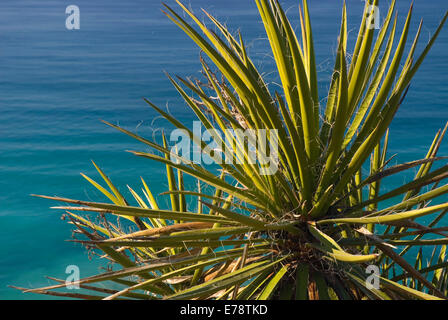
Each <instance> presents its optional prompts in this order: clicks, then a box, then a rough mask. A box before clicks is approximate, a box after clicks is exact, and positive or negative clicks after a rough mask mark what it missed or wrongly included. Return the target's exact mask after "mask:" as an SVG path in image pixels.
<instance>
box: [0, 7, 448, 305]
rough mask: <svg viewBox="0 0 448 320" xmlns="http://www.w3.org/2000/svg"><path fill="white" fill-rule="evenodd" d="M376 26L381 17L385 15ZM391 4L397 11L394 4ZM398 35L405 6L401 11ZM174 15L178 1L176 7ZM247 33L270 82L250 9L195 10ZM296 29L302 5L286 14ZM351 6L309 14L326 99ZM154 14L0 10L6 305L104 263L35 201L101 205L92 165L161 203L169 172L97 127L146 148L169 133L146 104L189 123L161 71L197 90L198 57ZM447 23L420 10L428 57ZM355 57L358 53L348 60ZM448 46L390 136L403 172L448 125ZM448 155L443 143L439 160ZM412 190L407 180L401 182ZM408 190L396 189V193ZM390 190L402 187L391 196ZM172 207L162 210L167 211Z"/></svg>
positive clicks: (433, 58)
mask: <svg viewBox="0 0 448 320" xmlns="http://www.w3.org/2000/svg"><path fill="white" fill-rule="evenodd" d="M382 2H384V3H383V4H382V5H381V8H380V9H382V10H381V13H383V14H385V10H386V8H385V6H384V4H385V3H386V2H385V1H382ZM387 2H388V1H387ZM398 2H399V4H398V10H399V17H400V20H399V21H400V23H403V19H404V18H405V15H406V12H407V7H408V6H409V4H410V1H398ZM168 3H169V4H171V5H173V6H174V7H175V4H174V1H168ZM189 3H191V6H192V8H193V9H195V11H198V12H199V9H200V8H201V7H204V8H206V9H208V10H209V11H210V12H211V13H213V14H214V15H215V16H217V17H218V18H220V19H221V20H223V21H225V22H226V23H227V25H228V26H229V27H230V28H231V29H232V30H237V28H238V27H240V29H241V31H242V32H243V35H244V38H245V42H246V43H247V44H249V54H250V55H251V56H252V57H253V59H254V60H255V61H256V62H257V65H258V66H260V68H261V69H262V70H263V71H265V72H269V71H270V70H271V68H272V58H271V52H269V51H268V48H267V46H266V44H267V40H266V37H265V35H264V30H263V26H262V24H261V22H260V20H259V18H258V14H257V10H256V6H255V4H254V3H253V2H252V1H251V0H238V1H236V0H225V1H224V0H219V1H206V0H190V1H189ZM282 3H283V4H284V7H286V8H290V10H289V11H288V12H289V14H290V16H291V17H293V18H294V20H296V19H295V18H296V17H297V10H296V9H297V7H296V6H297V3H298V1H296V0H283V1H282ZM341 3H342V1H334V0H324V1H323V0H310V10H311V15H312V19H313V20H312V23H313V28H314V29H313V31H314V36H315V41H316V44H315V46H316V51H317V54H318V56H317V60H318V63H319V76H320V77H321V80H322V82H321V83H320V84H321V94H322V95H323V96H324V94H325V90H324V89H325V88H327V85H328V77H329V74H330V72H331V68H332V66H333V58H334V56H335V50H336V45H337V35H338V31H339V19H340V11H341V10H340V7H341ZM70 4H75V5H78V6H79V8H80V11H81V28H80V30H74V31H68V30H66V28H65V18H66V15H65V8H66V6H68V5H70ZM347 4H348V10H349V30H350V31H351V32H350V36H351V38H353V37H354V36H356V32H357V31H356V29H357V27H358V25H359V22H360V18H361V12H362V6H363V3H362V2H361V1H359V0H348V1H347ZM161 8H162V6H161V4H160V2H159V1H152V0H145V1H143V0H141V1H138V0H128V1H105V0H96V1H87V0H73V1H59V0H40V1H31V0H2V1H1V2H0V92H1V94H0V203H1V205H0V226H1V228H0V299H24V298H39V297H40V296H35V295H24V294H22V293H20V292H19V291H16V290H13V289H9V288H7V287H6V286H7V285H8V284H15V285H19V286H25V287H26V286H28V287H35V286H39V285H46V284H47V283H49V282H48V281H47V280H46V279H45V278H44V276H45V275H52V276H57V277H61V278H64V277H65V273H64V272H65V268H66V266H67V265H70V264H76V265H78V266H80V269H81V276H88V275H92V274H93V273H94V272H97V271H98V268H99V267H100V266H104V264H105V262H101V261H98V259H95V258H94V260H93V261H89V259H88V257H87V255H86V252H85V250H84V249H83V248H81V246H79V245H74V244H72V243H69V242H66V241H64V240H66V239H69V238H70V234H71V231H70V230H71V228H70V226H68V225H67V224H66V223H65V222H63V221H61V220H60V219H59V216H60V213H59V212H56V211H54V210H51V209H49V207H50V206H51V205H54V203H52V202H51V201H46V200H42V199H36V198H33V197H30V196H29V195H30V194H32V193H37V194H46V195H60V196H66V197H71V198H77V199H98V193H97V192H95V191H94V190H93V188H92V187H90V185H89V184H88V182H87V181H85V180H84V179H83V178H82V177H81V176H80V175H79V173H80V172H83V173H86V174H89V175H91V176H93V177H95V178H98V176H97V175H96V174H95V171H94V168H93V166H92V165H91V164H90V160H91V159H93V160H95V161H96V162H97V163H98V164H99V165H100V166H101V167H102V168H103V169H104V171H106V173H107V174H108V175H109V176H110V177H111V178H112V180H113V181H114V182H115V183H116V184H117V185H118V186H119V187H120V190H122V191H123V192H124V193H125V194H128V193H127V191H126V190H127V188H126V185H127V184H128V185H130V186H132V187H135V188H137V189H139V186H140V183H139V177H140V176H143V177H144V178H145V179H146V180H147V181H148V183H149V184H150V187H152V189H153V190H154V192H155V193H159V192H162V191H164V190H165V189H166V182H165V180H164V179H163V177H164V168H163V167H162V166H161V165H159V164H157V163H152V162H150V161H149V160H144V159H140V158H136V157H135V156H133V155H131V154H129V153H126V152H124V150H128V149H138V150H142V149H144V147H143V146H142V145H140V144H138V143H137V142H135V141H134V140H132V139H131V138H129V137H127V136H124V135H123V134H120V133H119V132H117V131H115V130H114V129H112V128H109V127H107V126H105V125H103V124H102V123H100V122H99V119H105V120H108V121H110V122H113V123H119V124H121V125H123V126H125V127H126V128H129V129H133V130H135V131H137V132H139V133H140V134H143V135H146V136H148V137H151V135H152V134H153V133H154V132H155V133H157V131H155V129H156V128H161V127H165V126H167V124H166V122H164V121H162V120H160V119H155V117H156V116H157V115H156V113H155V112H154V111H152V110H151V109H150V108H149V107H148V106H147V105H146V104H145V103H144V102H143V101H142V99H141V98H142V97H148V98H150V99H151V100H152V101H153V102H155V103H156V104H158V105H160V106H165V105H166V104H168V106H169V110H170V112H171V113H173V114H175V115H176V116H178V117H179V118H180V119H183V120H184V121H185V123H186V124H187V125H189V124H190V123H191V121H192V119H193V118H192V116H191V113H190V112H188V110H187V109H186V107H185V106H184V104H183V103H182V102H181V99H180V98H179V97H178V95H177V94H176V92H175V90H174V89H173V88H172V87H171V85H170V83H169V81H168V80H167V78H166V77H165V75H164V74H163V70H166V71H167V72H170V73H173V74H174V73H177V74H180V75H182V76H188V75H194V76H199V73H198V71H199V69H200V64H199V62H198V55H199V52H198V49H197V48H196V47H195V46H194V44H193V43H192V42H191V41H190V40H189V39H188V38H187V37H186V36H185V35H184V34H183V33H182V32H181V31H179V30H178V28H177V27H176V26H175V25H174V24H173V23H171V22H170V21H169V20H168V19H167V18H166V17H165V16H164V15H163V13H162V12H161V11H160V9H161ZM446 9H448V6H447V4H446V1H445V0H433V1H424V0H416V1H415V12H414V20H413V27H412V32H413V33H415V30H416V28H417V25H418V20H419V18H420V17H421V18H423V19H424V28H423V32H422V43H424V42H426V41H427V39H428V38H429V35H430V33H431V32H433V31H434V30H435V28H436V26H437V23H438V22H439V20H440V19H441V18H442V15H443V12H444V11H445V10H446ZM352 47H353V43H352V42H351V43H350V48H352ZM447 52H448V32H447V30H446V28H445V30H444V31H443V32H442V34H441V35H440V37H439V39H438V41H437V43H436V45H435V46H434V48H433V50H432V52H431V53H430V55H429V56H428V58H427V60H426V62H425V63H424V65H423V66H422V68H421V70H420V71H419V72H418V74H417V76H416V77H415V80H414V81H413V83H412V86H411V89H410V91H409V94H408V96H407V98H406V101H405V103H404V104H403V106H402V107H401V109H400V111H399V112H398V115H397V118H396V119H395V120H394V122H393V124H392V128H391V141H390V154H393V153H398V156H397V157H396V158H395V160H394V161H395V163H396V162H401V161H408V160H412V159H417V158H421V157H423V156H424V154H425V153H426V146H427V145H428V144H429V143H430V142H431V141H432V138H433V136H434V134H435V132H436V130H437V129H439V128H441V127H443V126H444V124H445V122H446V121H447V120H448V103H447V101H448V90H447V89H448V59H447ZM440 153H441V154H443V155H448V148H447V144H446V143H445V144H444V145H443V146H442V148H441V151H440ZM407 178H409V177H407V176H403V177H401V178H399V179H398V180H400V179H401V180H405V179H407ZM395 182H401V181H395ZM391 183H393V182H391ZM161 200H162V201H161V202H162V203H163V199H161Z"/></svg>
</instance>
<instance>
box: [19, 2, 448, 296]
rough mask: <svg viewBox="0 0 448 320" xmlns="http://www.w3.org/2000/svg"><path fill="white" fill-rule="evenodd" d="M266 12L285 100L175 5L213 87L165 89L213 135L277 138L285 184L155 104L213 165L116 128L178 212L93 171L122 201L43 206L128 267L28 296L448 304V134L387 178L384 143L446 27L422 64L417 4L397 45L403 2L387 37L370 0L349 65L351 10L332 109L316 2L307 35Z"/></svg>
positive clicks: (238, 150)
mask: <svg viewBox="0 0 448 320" xmlns="http://www.w3.org/2000/svg"><path fill="white" fill-rule="evenodd" d="M255 2H256V4H257V7H258V10H259V13H260V16H261V20H262V21H263V24H264V27H265V29H266V34H267V37H268V39H269V43H270V49H271V50H272V54H273V57H274V60H275V64H276V67H277V70H276V71H277V72H278V78H279V79H280V82H281V91H280V92H273V90H272V88H270V87H269V86H268V85H267V83H266V81H265V79H264V77H263V75H262V73H261V72H260V71H259V70H257V68H256V67H255V64H254V63H253V62H252V60H251V59H250V58H249V56H248V55H247V50H246V47H245V45H244V42H243V39H242V36H241V34H238V35H237V36H235V35H233V34H232V32H230V31H229V30H228V29H227V28H226V27H225V26H224V25H223V24H221V23H220V22H218V21H217V20H216V19H215V18H214V17H213V16H211V15H210V14H209V13H207V12H205V14H206V16H207V17H208V18H209V19H210V21H211V25H212V28H209V27H208V26H206V25H205V24H204V23H203V22H202V21H201V20H200V19H199V18H198V17H197V16H196V15H194V14H193V13H192V12H191V11H190V10H189V9H188V8H187V7H185V6H184V5H183V4H182V3H180V2H178V5H179V6H180V8H181V9H182V11H183V13H184V14H185V15H180V14H178V13H176V12H175V11H174V10H173V9H171V8H170V7H169V6H166V5H165V8H166V9H165V11H164V12H165V14H166V15H167V17H168V18H169V19H171V20H172V21H173V22H174V23H175V24H177V25H178V26H179V27H180V28H181V29H182V30H183V31H184V32H185V33H186V34H187V35H188V36H189V37H190V38H191V39H192V40H193V41H194V42H195V43H196V44H197V45H198V46H199V48H200V49H201V51H202V52H203V55H204V57H203V58H201V63H202V66H203V70H202V72H203V76H204V78H203V79H201V80H196V81H193V80H191V79H182V78H180V77H177V78H173V77H169V79H170V80H171V82H172V84H173V85H174V87H175V88H176V89H177V91H178V92H179V93H180V95H181V97H182V98H183V99H184V100H185V102H186V103H187V105H188V106H189V107H190V108H191V110H192V111H193V112H194V113H195V115H196V116H197V118H198V119H199V120H200V122H201V125H202V126H203V128H205V129H209V130H212V129H213V130H216V131H217V132H228V129H232V130H234V132H235V131H238V130H240V131H239V132H243V131H244V132H246V131H247V130H249V131H250V130H252V131H250V132H259V130H267V131H269V130H276V131H275V132H276V133H277V134H276V135H269V136H268V137H267V141H268V143H266V144H264V145H263V148H264V149H263V151H264V153H263V154H269V152H274V151H275V150H274V147H273V146H277V145H278V152H277V153H276V156H277V159H278V162H276V163H275V166H276V170H273V171H272V170H271V171H269V170H268V169H269V168H268V164H267V163H266V162H265V161H261V160H263V159H258V160H257V161H255V162H254V161H250V160H251V159H250V157H251V154H250V152H251V148H252V149H253V148H254V147H255V148H256V147H260V144H259V143H258V142H259V141H256V139H255V140H254V139H246V138H247V137H244V136H241V135H238V134H237V135H231V136H229V135H228V134H227V135H226V136H225V138H224V137H223V136H222V135H221V136H220V135H216V137H215V138H216V139H217V140H216V141H217V142H218V145H220V146H224V147H230V146H229V144H232V148H233V151H234V152H233V154H232V155H231V156H230V159H231V160H233V161H229V162H228V161H225V162H223V161H220V160H222V158H221V159H220V157H221V156H222V154H220V152H219V149H217V148H214V147H213V146H211V145H209V144H207V143H205V142H204V141H203V139H201V136H198V135H197V134H196V133H195V132H194V131H192V130H190V129H189V127H188V126H187V125H185V124H182V123H181V122H180V121H179V120H178V119H176V118H175V117H174V116H172V115H170V114H169V113H168V112H165V111H164V110H162V109H161V108H159V107H157V106H156V105H154V104H153V103H152V102H150V101H149V100H145V101H146V102H147V103H148V104H149V105H150V106H151V107H152V108H153V109H154V110H156V111H157V112H158V113H160V114H161V115H162V116H163V117H164V118H165V119H167V120H168V121H169V122H171V123H172V124H173V125H174V126H175V127H177V128H178V129H182V130H183V132H186V133H187V135H188V137H189V138H190V139H191V140H192V141H193V142H194V143H195V145H196V147H198V148H199V150H200V152H201V153H204V154H206V155H207V156H208V157H210V158H211V159H212V160H215V162H216V164H215V165H206V164H204V163H197V162H194V161H193V162H192V161H188V159H186V157H184V155H181V154H180V152H179V153H178V154H177V153H176V152H173V151H172V149H171V148H170V146H169V143H168V141H167V139H166V137H165V135H162V137H161V139H162V143H160V144H159V143H156V142H153V141H150V140H147V139H145V138H143V137H140V136H138V135H136V134H134V133H132V132H130V131H127V130H126V129H124V128H121V127H118V126H116V125H113V124H110V123H107V122H106V123H107V124H108V125H110V126H112V127H114V128H116V129H118V130H120V131H121V132H124V133H126V134H128V135H129V136H131V137H134V138H135V139H137V140H139V141H141V142H142V143H144V144H146V145H147V146H149V147H151V148H152V149H153V150H155V151H156V152H154V153H147V152H136V151H132V152H133V153H134V154H135V155H137V156H140V157H144V158H148V159H151V160H155V161H158V162H161V163H163V164H165V165H166V177H167V180H168V185H169V190H168V191H167V192H166V193H165V195H166V196H169V199H170V204H171V208H169V209H163V208H161V207H160V206H159V204H158V201H157V199H156V198H155V197H154V196H153V195H152V193H151V191H150V189H149V188H148V185H147V183H146V182H145V181H144V180H143V179H142V183H143V189H142V191H141V193H140V194H139V192H137V191H135V190H133V189H131V188H129V191H130V193H131V194H132V196H133V198H134V199H133V201H134V202H135V203H136V204H135V205H131V204H130V202H128V201H127V200H126V199H125V196H124V195H123V194H122V193H120V191H119V190H118V188H117V187H115V186H114V185H113V184H112V182H111V180H109V178H108V177H107V176H106V175H105V174H104V173H103V172H102V171H101V169H100V168H99V167H98V166H96V164H95V167H96V168H97V170H98V172H99V174H100V175H101V177H102V179H103V180H104V182H105V184H106V185H107V187H106V186H103V185H101V184H100V183H98V182H96V181H94V180H92V179H91V178H89V177H87V176H84V177H85V178H86V179H87V180H88V181H89V182H90V183H91V184H92V185H93V186H94V187H96V188H97V189H98V190H99V191H101V192H102V193H103V194H104V195H105V196H106V197H107V198H109V199H110V201H111V202H112V203H97V202H88V201H81V200H72V199H66V198H60V197H46V196H45V197H44V196H43V198H48V199H53V200H57V201H61V202H64V203H68V204H69V206H63V207H56V208H58V209H63V210H65V211H66V212H67V213H66V215H65V216H66V218H67V219H68V220H69V222H70V223H72V224H73V225H74V226H75V227H76V230H77V233H79V234H82V235H83V236H84V237H85V238H83V239H79V240H75V241H78V242H81V243H83V244H85V245H86V246H87V247H89V248H92V247H93V248H96V249H99V250H100V251H102V254H103V257H104V258H106V259H108V260H110V261H113V262H115V263H117V264H119V265H120V266H121V268H120V269H118V270H112V271H107V272H105V273H102V274H98V275H94V276H91V277H88V278H83V279H81V280H80V281H79V282H78V283H77V284H79V285H80V287H81V288H83V289H85V290H87V291H86V292H85V293H79V292H78V293H74V292H73V291H68V292H61V291H54V290H53V289H58V288H63V287H64V286H65V283H64V281H62V280H58V279H54V280H55V281H56V282H59V283H57V284H55V285H53V286H49V287H44V288H38V289H24V288H20V289H22V290H24V291H27V292H34V293H42V294H50V295H61V296H67V297H75V298H85V299H218V300H219V299H242V300H244V299H262V300H263V299H446V298H447V294H448V286H447V285H448V281H447V280H448V268H447V267H448V262H447V261H446V259H445V252H446V245H447V244H448V234H447V233H446V232H447V231H448V227H439V226H438V223H439V222H440V221H443V217H444V216H445V214H446V213H447V212H448V203H446V202H443V201H438V202H436V204H434V203H433V204H430V202H434V201H437V200H436V198H439V197H440V196H443V195H445V194H446V193H447V192H448V185H446V184H444V185H443V184H442V181H443V180H444V179H445V178H447V177H448V165H446V164H445V165H442V166H434V162H435V161H438V160H442V159H443V157H438V156H437V152H438V150H439V147H440V145H441V142H442V138H443V136H444V135H445V131H446V129H447V128H446V127H445V129H444V130H443V131H440V130H439V132H437V134H436V136H435V138H434V141H433V142H432V144H431V145H430V147H429V148H428V150H427V153H426V156H425V157H424V158H423V159H421V160H417V161H413V162H408V163H404V164H400V165H393V166H390V165H389V160H390V159H389V158H388V154H387V145H388V128H389V126H390V123H391V121H392V119H393V117H394V115H395V113H396V112H397V110H398V108H399V106H400V104H401V103H402V102H403V99H404V97H405V95H406V92H407V90H408V88H409V85H410V83H411V80H412V78H413V77H414V75H415V73H416V72H417V70H418V68H419V67H420V65H421V64H422V62H423V60H424V58H425V56H426V55H427V53H428V51H429V50H430V48H431V47H432V45H433V44H434V41H435V39H436V38H437V36H438V35H439V33H440V31H441V29H442V26H443V24H444V23H445V21H446V19H447V17H448V15H447V14H445V16H444V18H443V20H442V21H441V23H440V25H439V27H438V28H437V30H436V31H435V32H434V34H433V36H432V38H431V39H430V41H429V42H428V44H427V45H426V47H425V48H424V50H423V52H422V53H421V54H420V55H419V56H418V57H417V56H416V55H415V51H416V47H417V43H418V39H419V36H420V31H421V27H422V24H421V23H420V26H419V28H418V31H417V34H416V35H415V38H414V40H413V42H412V45H411V47H410V50H409V52H408V53H407V55H406V53H405V46H406V44H407V42H408V37H409V30H410V26H411V14H412V6H411V8H410V9H409V13H408V15H407V18H406V21H405V23H404V26H403V28H402V31H401V34H398V33H399V31H398V30H397V28H398V26H397V15H394V12H395V1H392V3H391V5H390V8H389V10H388V13H387V16H386V17H385V20H384V23H383V25H382V27H381V29H380V30H379V31H378V32H376V31H375V29H374V28H370V27H369V19H370V18H369V16H370V15H372V14H373V11H372V10H374V6H378V2H379V1H378V0H373V1H372V0H371V1H366V6H365V12H364V18H363V20H362V22H361V25H360V29H359V32H358V37H357V39H356V44H355V47H354V50H353V52H352V55H351V59H350V60H349V59H348V54H347V15H346V7H345V4H344V6H343V10H342V23H341V29H340V35H339V41H338V43H339V45H338V49H337V54H336V61H335V64H334V71H333V74H332V77H331V82H330V88H329V92H328V95H327V98H326V99H325V100H323V101H325V103H323V102H322V101H320V100H319V93H318V81H317V72H316V59H315V52H314V47H313V34H312V29H311V20H310V15H309V10H308V5H307V1H306V0H304V1H303V5H302V6H301V7H300V8H299V11H300V15H299V17H300V27H301V28H300V30H301V33H299V34H296V33H295V31H294V27H293V26H292V25H291V24H290V21H289V20H288V18H287V16H286V14H285V12H284V10H283V9H282V7H281V6H280V4H279V3H278V1H277V0H255ZM185 16H188V17H189V18H191V19H192V21H193V23H192V24H189V23H188V22H187V21H186V20H185V19H184V18H185ZM193 25H195V27H194V26H193ZM213 30H214V31H213ZM376 33H377V34H376ZM375 34H376V35H375ZM395 40H398V41H395ZM394 47H395V49H394ZM264 71H266V70H264ZM226 130H227V131H226ZM212 149H213V150H212ZM264 160H265V159H264ZM271 165H272V163H271ZM411 168H415V170H416V174H415V177H414V179H413V180H412V181H411V182H408V183H404V184H402V185H400V186H399V187H396V188H386V189H387V192H385V193H384V192H381V190H380V184H381V183H383V179H385V178H387V177H389V176H392V175H396V174H399V173H400V172H403V171H405V170H408V169H411ZM417 169H418V170H417ZM185 174H186V175H188V176H190V178H188V179H190V180H188V181H189V182H188V183H187V177H185V182H184V175H185ZM191 177H192V178H191ZM191 179H194V181H196V180H197V184H196V182H194V183H190V182H191ZM189 185H191V186H192V187H188V186H189ZM193 186H194V187H193ZM196 186H197V187H196ZM383 186H384V184H383ZM191 199H194V202H192V201H191ZM433 199H434V201H433ZM187 200H189V201H187ZM196 200H197V201H196ZM385 201H386V202H385ZM440 202H442V203H441V204H437V203H440ZM76 211H81V212H85V211H88V212H91V214H90V215H87V216H86V215H82V214H75V213H74V212H76ZM92 214H93V215H98V217H99V219H94V218H93V216H92ZM429 215H431V216H430V219H429V220H428V217H426V219H425V220H424V221H421V219H417V218H419V217H423V216H429ZM416 219H417V220H416ZM115 221H117V222H115ZM130 227H132V228H133V229H132V230H131V231H129V229H130ZM428 236H429V238H428ZM431 248H432V249H433V251H432V256H431V258H430V260H429V261H428V262H427V264H425V260H424V256H425V252H426V253H428V250H429V253H430V252H431V251H430V249H431ZM372 266H373V267H372ZM375 266H376V267H375ZM375 268H378V269H379V270H380V274H378V275H377V276H376V277H375V278H373V281H371V280H372V278H369V276H370V275H371V274H370V271H369V270H373V269H375ZM374 275H375V274H374ZM376 280H377V282H378V285H375V281H376ZM103 282H104V283H103ZM111 282H114V283H115V284H111ZM95 283H97V284H98V283H102V285H101V286H98V285H95Z"/></svg>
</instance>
